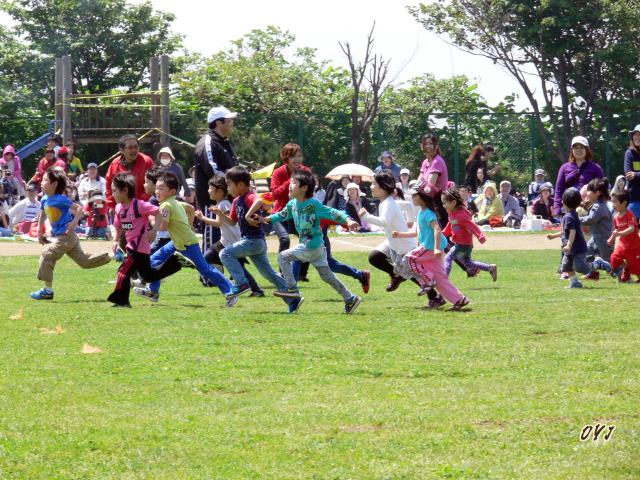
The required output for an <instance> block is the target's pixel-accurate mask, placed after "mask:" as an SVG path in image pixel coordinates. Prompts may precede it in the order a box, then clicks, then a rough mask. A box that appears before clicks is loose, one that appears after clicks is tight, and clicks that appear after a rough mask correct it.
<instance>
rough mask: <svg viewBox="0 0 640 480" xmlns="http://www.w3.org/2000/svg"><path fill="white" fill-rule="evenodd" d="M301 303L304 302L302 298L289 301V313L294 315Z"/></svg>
mask: <svg viewBox="0 0 640 480" xmlns="http://www.w3.org/2000/svg"><path fill="white" fill-rule="evenodd" d="M302 302H304V297H299V298H294V299H293V300H291V302H290V303H289V313H296V312H297V311H298V310H300V307H301V306H302Z"/></svg>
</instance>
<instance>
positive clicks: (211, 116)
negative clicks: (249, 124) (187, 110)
mask: <svg viewBox="0 0 640 480" xmlns="http://www.w3.org/2000/svg"><path fill="white" fill-rule="evenodd" d="M237 116H238V113H237V112H232V111H231V110H229V109H228V108H225V107H223V106H222V105H220V106H219V107H213V108H212V109H211V110H209V113H207V123H212V122H214V121H216V120H219V119H221V118H236V117H237Z"/></svg>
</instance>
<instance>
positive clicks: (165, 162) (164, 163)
mask: <svg viewBox="0 0 640 480" xmlns="http://www.w3.org/2000/svg"><path fill="white" fill-rule="evenodd" d="M160 163H161V164H162V166H163V167H168V166H169V165H170V164H171V159H170V158H163V159H162V160H160Z"/></svg>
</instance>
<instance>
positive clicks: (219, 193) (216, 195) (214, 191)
mask: <svg viewBox="0 0 640 480" xmlns="http://www.w3.org/2000/svg"><path fill="white" fill-rule="evenodd" d="M232 175H233V174H232ZM244 178H245V179H246V177H244ZM249 179H251V177H250V176H249ZM229 181H231V180H229ZM208 193H209V198H210V199H211V200H212V201H213V204H214V206H213V207H209V212H211V214H213V215H215V216H216V218H215V219H214V218H209V217H206V216H205V215H204V214H203V213H202V212H201V211H199V210H198V211H197V212H196V218H197V219H198V220H200V221H201V222H203V223H204V224H206V225H210V226H213V227H217V228H219V229H220V240H219V241H218V242H216V243H215V244H213V245H211V246H210V247H209V249H208V250H207V251H206V252H205V254H204V258H205V260H206V261H207V263H210V264H213V265H216V264H220V266H222V265H224V262H223V261H222V255H221V252H222V251H223V250H224V249H225V248H227V247H232V246H234V245H236V243H237V242H239V241H241V239H242V238H243V237H244V234H243V233H247V229H245V231H244V232H242V230H241V225H244V224H245V223H246V220H245V219H244V218H238V221H233V219H232V218H231V217H229V215H230V214H231V212H232V211H234V207H235V208H236V215H237V203H238V202H236V201H235V200H234V203H235V205H234V203H231V202H230V201H229V198H228V197H229V187H228V186H227V180H225V177H222V176H220V175H218V176H215V175H214V176H213V177H211V178H210V179H209V190H208ZM249 195H251V196H252V197H253V198H254V199H255V198H257V196H256V195H255V194H253V193H249ZM246 201H247V199H246V197H245V202H246ZM217 212H220V213H217ZM251 231H252V232H253V230H251ZM260 231H261V234H262V237H260V238H262V242H263V243H264V254H265V255H266V251H267V244H266V242H265V240H264V232H262V229H260ZM249 258H252V257H249ZM252 259H253V258H252ZM238 261H239V263H240V268H241V269H242V273H243V277H244V280H243V279H242V278H241V279H238V280H236V278H235V277H233V273H232V271H231V270H229V272H230V273H231V275H232V277H233V280H234V282H235V285H236V286H238V285H243V284H245V283H246V284H248V285H249V287H250V289H251V296H252V297H264V291H263V290H262V289H261V288H260V286H259V285H258V283H257V282H256V279H255V278H253V276H252V275H251V274H250V273H249V271H248V270H247V268H246V265H248V263H249V262H248V261H247V259H246V258H245V257H240V258H239V259H238ZM253 261H254V263H256V261H257V262H258V263H260V262H261V261H263V262H264V258H258V259H253ZM231 262H233V260H231ZM266 262H267V264H268V267H269V268H270V269H271V270H273V269H272V268H271V265H270V264H269V259H268V258H267V260H266ZM225 266H226V265H225ZM233 267H234V268H235V267H236V265H235V264H234V265H233ZM256 267H257V264H256ZM227 268H229V267H227ZM220 270H222V269H220ZM273 273H275V272H273ZM263 276H264V275H263ZM269 276H271V272H269ZM269 276H265V278H267V280H268V279H269ZM283 281H284V280H283ZM243 293H244V292H243Z"/></svg>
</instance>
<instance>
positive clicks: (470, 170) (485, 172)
mask: <svg viewBox="0 0 640 480" xmlns="http://www.w3.org/2000/svg"><path fill="white" fill-rule="evenodd" d="M494 154H495V149H494V148H493V146H491V145H485V146H484V147H483V146H482V145H476V146H475V147H473V150H471V153H470V154H469V157H468V158H467V161H466V162H465V164H464V184H465V185H467V186H468V187H469V188H470V189H471V191H472V192H476V191H478V188H480V187H482V185H483V184H484V183H485V182H486V181H487V180H491V177H492V176H493V175H494V174H496V173H498V172H499V171H500V166H499V165H496V166H495V167H493V168H492V169H491V170H490V169H489V160H491V158H493V155H494ZM478 170H482V177H483V180H482V183H480V179H479V177H478Z"/></svg>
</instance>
